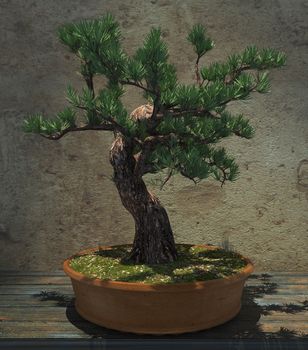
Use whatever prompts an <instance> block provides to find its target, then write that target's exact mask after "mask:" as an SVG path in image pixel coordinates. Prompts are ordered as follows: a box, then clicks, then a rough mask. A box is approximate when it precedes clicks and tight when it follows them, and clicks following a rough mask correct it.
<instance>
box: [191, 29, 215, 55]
mask: <svg viewBox="0 0 308 350" xmlns="http://www.w3.org/2000/svg"><path fill="white" fill-rule="evenodd" d="M205 34H206V31H205V28H204V27H203V25H201V24H196V25H194V26H193V28H192V30H191V31H190V33H189V34H188V36H187V40H188V41H189V42H190V43H191V44H192V45H193V47H194V51H195V52H196V54H197V55H198V57H201V56H203V55H204V54H205V53H206V52H207V51H209V50H211V49H212V48H213V47H214V42H213V41H212V40H211V39H209V38H206V35H205Z"/></svg>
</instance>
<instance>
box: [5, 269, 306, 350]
mask: <svg viewBox="0 0 308 350" xmlns="http://www.w3.org/2000/svg"><path fill="white" fill-rule="evenodd" d="M0 348H1V349H57V350H58V349H62V348H65V349H74V350H78V349H134V350H135V349H142V350H143V349H160V350H162V349H165V348H166V349H177V350H181V349H192V350H194V349H214V350H215V349H224V350H225V349H258V350H260V349H261V350H262V349H274V348H277V349H303V350H304V349H305V350H307V349H308V274H303V273H301V274H300V273H286V272H285V273H284V272H272V273H258V274H253V275H252V276H251V277H250V278H249V279H248V281H247V282H246V287H245V289H244V294H243V304H242V310H241V312H240V313H239V314H238V316H237V317H236V318H235V319H233V320H232V321H230V322H228V323H226V324H224V325H221V326H218V327H215V328H213V329H210V330H206V331H200V332H194V333H187V334H182V335H172V336H151V335H136V334H132V333H123V332H118V331H115V330H110V329H107V328H103V327H99V326H96V325H94V324H92V323H90V322H88V321H86V320H84V319H82V318H81V317H80V316H79V315H78V313H77V312H76V310H75V308H74V295H73V290H72V287H71V282H70V279H69V278H68V277H66V276H65V275H64V274H63V272H60V271H59V272H54V273H46V272H13V271H0Z"/></svg>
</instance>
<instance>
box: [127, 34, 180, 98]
mask: <svg viewBox="0 0 308 350" xmlns="http://www.w3.org/2000/svg"><path fill="white" fill-rule="evenodd" d="M168 57H169V53H168V48H167V45H166V43H165V42H164V41H162V39H161V28H160V27H158V28H154V27H152V28H151V30H150V33H149V34H148V35H147V36H146V38H145V40H144V42H143V46H142V47H141V48H139V49H138V50H137V51H136V53H135V55H134V57H133V64H132V63H130V65H133V69H132V68H128V71H129V75H128V76H129V77H132V78H135V79H136V81H139V80H140V79H141V78H144V79H145V80H146V82H147V87H148V88H149V89H150V90H152V91H154V92H156V93H157V92H159V93H162V94H163V96H162V98H163V100H164V101H165V102H166V103H172V102H171V101H172V100H173V98H174V97H173V96H172V93H171V92H172V90H174V89H175V87H176V85H177V77H176V69H175V67H174V65H172V64H170V63H168V62H167V60H168ZM134 65H135V67H134ZM129 67H131V66H129ZM138 67H139V68H138ZM134 70H135V71H136V70H137V71H138V72H137V74H132V73H134ZM132 71H133V72H132ZM137 79H138V80H137ZM146 97H152V98H155V95H153V94H149V93H148V94H146Z"/></svg>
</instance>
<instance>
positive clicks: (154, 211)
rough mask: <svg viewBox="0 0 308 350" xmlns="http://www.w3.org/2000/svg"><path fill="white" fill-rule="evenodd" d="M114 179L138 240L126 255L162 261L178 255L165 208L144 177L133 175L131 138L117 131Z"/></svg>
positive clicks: (113, 149) (112, 158)
mask: <svg viewBox="0 0 308 350" xmlns="http://www.w3.org/2000/svg"><path fill="white" fill-rule="evenodd" d="M110 163H111V165H112V166H113V169H114V182H115V185H116V187H117V189H118V191H119V194H120V198H121V201H122V203H123V205H124V207H125V208H126V209H127V210H128V211H129V212H130V213H131V214H132V216H133V217H134V220H135V239H134V242H133V248H132V251H131V252H130V254H129V256H128V257H127V260H128V261H132V262H134V263H146V264H162V263H166V262H172V261H174V260H176V258H177V251H176V247H175V242H174V238H173V233H172V229H171V226H170V222H169V218H168V215H167V212H166V210H165V209H164V208H163V207H162V205H161V204H160V202H159V200H158V198H156V197H155V196H154V195H153V194H152V193H150V192H149V191H148V190H147V188H146V185H145V183H144V181H143V180H142V178H141V177H137V176H134V166H135V159H134V157H133V153H132V145H131V144H130V142H129V140H127V139H125V138H124V137H123V136H122V135H121V134H118V135H117V137H116V139H115V141H114V142H113V144H112V147H111V150H110Z"/></svg>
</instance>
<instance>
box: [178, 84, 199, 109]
mask: <svg viewBox="0 0 308 350" xmlns="http://www.w3.org/2000/svg"><path fill="white" fill-rule="evenodd" d="M200 100H201V99H200V92H199V89H198V88H197V87H196V86H195V85H180V86H179V87H178V88H177V90H176V104H177V105H178V106H179V107H180V108H182V109H183V110H190V109H194V108H196V107H197V106H199V105H200Z"/></svg>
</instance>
